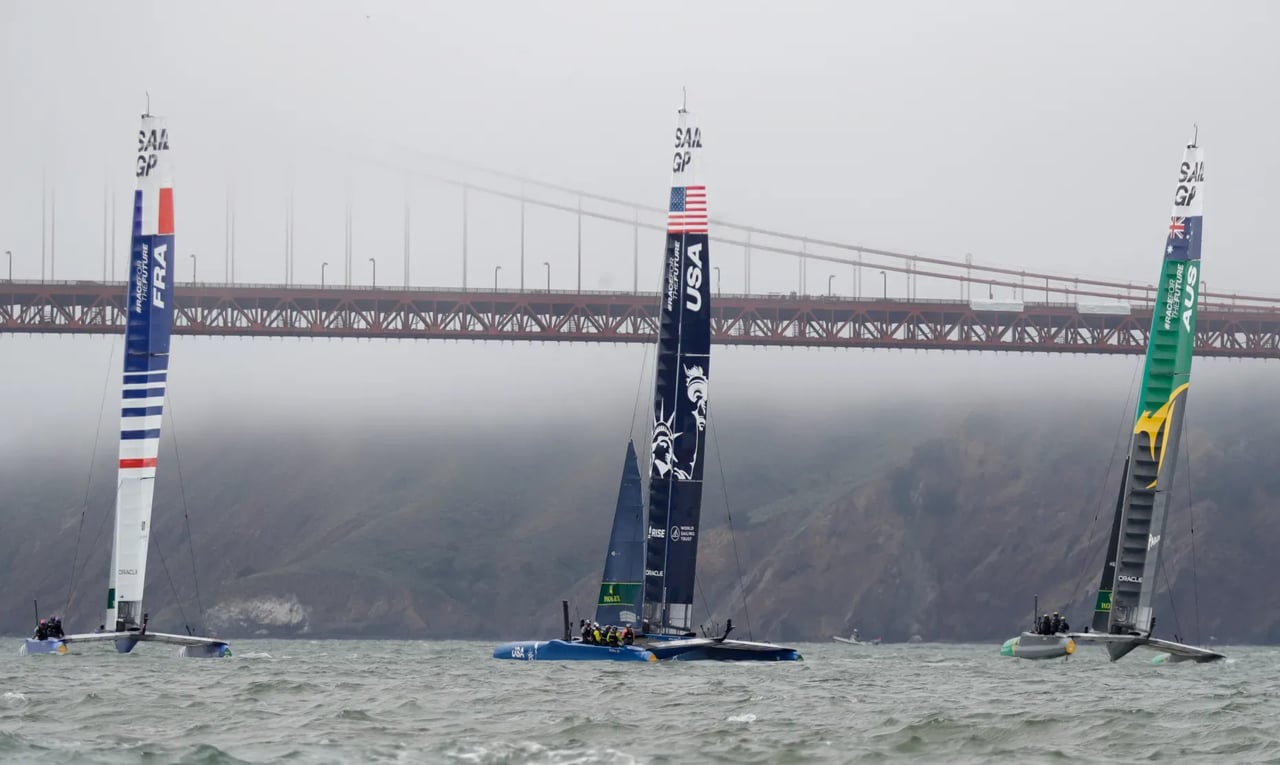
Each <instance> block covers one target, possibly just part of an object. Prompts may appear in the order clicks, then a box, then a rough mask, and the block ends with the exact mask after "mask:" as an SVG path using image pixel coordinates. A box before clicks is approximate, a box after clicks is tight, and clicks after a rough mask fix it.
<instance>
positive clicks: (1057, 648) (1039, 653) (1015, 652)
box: [1000, 632, 1076, 659]
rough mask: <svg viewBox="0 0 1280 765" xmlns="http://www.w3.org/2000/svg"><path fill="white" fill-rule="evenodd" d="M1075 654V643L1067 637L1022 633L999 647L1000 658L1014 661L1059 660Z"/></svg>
mask: <svg viewBox="0 0 1280 765" xmlns="http://www.w3.org/2000/svg"><path fill="white" fill-rule="evenodd" d="M1075 652H1076V641H1075V640H1072V639H1071V637H1070V636H1069V635H1037V634H1036V633H1034V632H1024V633H1022V634H1021V635H1019V636H1017V637H1015V638H1009V639H1008V640H1006V641H1004V645H1002V646H1000V655H1001V656H1012V657H1014V658H1016V659H1061V658H1063V657H1066V656H1070V655H1071V654H1073V653H1075Z"/></svg>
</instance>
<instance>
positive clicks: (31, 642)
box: [18, 638, 67, 656]
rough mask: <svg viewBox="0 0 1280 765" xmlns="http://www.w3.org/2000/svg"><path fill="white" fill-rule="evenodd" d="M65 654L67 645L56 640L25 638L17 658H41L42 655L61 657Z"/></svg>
mask: <svg viewBox="0 0 1280 765" xmlns="http://www.w3.org/2000/svg"><path fill="white" fill-rule="evenodd" d="M66 652H67V644H66V643H64V642H62V641H61V640H58V639H57V638H50V639H48V640H36V639H35V638H27V639H26V640H25V641H23V644H22V646H21V647H20V648H19V649H18V655H19V656H41V655H44V654H54V655H62V654H65V653H66Z"/></svg>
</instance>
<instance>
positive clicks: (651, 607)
mask: <svg viewBox="0 0 1280 765" xmlns="http://www.w3.org/2000/svg"><path fill="white" fill-rule="evenodd" d="M701 156H702V130H701V128H699V127H698V126H697V124H696V123H695V121H694V119H693V117H692V115H690V114H689V112H688V111H687V110H685V109H683V108H682V109H681V110H680V112H679V122H678V125H677V127H676V131H675V146H674V154H673V156H672V172H673V179H672V183H671V196H670V200H669V201H670V204H669V206H668V213H667V242H666V249H665V252H664V256H663V263H662V274H663V277H662V292H661V294H660V297H659V299H660V306H659V312H660V314H659V315H660V318H659V325H658V353H657V367H656V372H655V381H654V397H653V441H652V448H651V451H650V461H649V466H650V469H649V501H648V522H647V524H645V523H644V522H643V519H642V518H641V517H640V513H639V512H638V506H639V505H638V500H639V496H640V494H639V489H640V486H639V480H638V479H639V470H638V468H634V467H633V466H635V465H636V459H635V450H634V448H633V447H632V446H631V445H628V451H627V462H626V464H624V467H623V479H622V486H621V488H620V490H619V497H618V505H617V509H616V512H615V518H614V527H613V533H612V535H611V538H610V542H609V557H608V559H607V560H606V563H605V576H604V582H603V583H602V584H601V593H600V599H599V601H598V609H600V610H599V611H598V612H597V617H596V619H597V621H600V622H601V623H604V621H605V619H606V618H607V619H610V620H611V621H612V620H614V619H616V621H612V623H614V624H618V623H622V624H630V625H632V626H633V627H635V628H636V629H638V631H639V636H638V637H637V639H636V641H635V644H634V645H633V646H628V647H606V646H594V645H587V644H583V643H580V642H574V641H573V640H572V639H571V636H570V634H569V632H570V630H569V625H568V624H567V620H566V625H565V635H564V639H562V640H550V641H521V642H516V643H505V644H503V645H500V646H498V647H497V648H496V649H495V650H494V652H493V655H494V658H499V659H526V660H528V659H613V660H643V661H651V660H653V659H654V658H656V659H677V660H698V659H715V660H747V661H794V660H798V659H800V654H799V653H798V652H797V651H795V650H794V649H791V648H786V647H783V646H777V645H773V644H770V643H757V642H752V641H743V640H732V639H730V638H729V631H730V630H732V626H730V627H729V629H727V630H726V631H725V633H724V634H722V635H719V636H716V637H709V636H702V637H699V636H697V634H696V633H695V632H694V630H693V625H694V621H693V595H694V589H695V588H694V582H695V576H696V574H697V558H698V530H699V527H700V521H701V513H702V475H703V467H704V465H703V463H704V461H705V460H704V455H705V453H706V428H707V404H708V398H707V380H708V376H709V373H710V370H711V365H710V361H711V280H710V279H709V278H708V275H709V274H710V273H711V266H710V263H709V258H710V244H709V241H708V220H707V187H706V185H705V184H704V182H703V180H702V178H701V175H700V171H701V165H702V162H701ZM633 469H634V471H635V472H634V474H632V473H630V472H629V471H630V470H633ZM629 480H634V481H635V484H634V487H635V488H634V491H633V490H631V489H630V488H629V483H628V481H629ZM636 540H643V541H641V542H639V543H637V541H636ZM641 548H643V553H642V555H643V567H642V569H641V567H640V565H638V562H639V560H640V557H639V556H640V555H641V552H640V550H641ZM641 574H642V576H643V578H642V579H641V578H639V575H641ZM627 616H630V617H631V619H630V620H628V619H627ZM637 617H638V619H637ZM637 622H638V623H637ZM731 624H732V622H730V625H731Z"/></svg>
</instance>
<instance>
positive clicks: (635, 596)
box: [596, 441, 644, 626]
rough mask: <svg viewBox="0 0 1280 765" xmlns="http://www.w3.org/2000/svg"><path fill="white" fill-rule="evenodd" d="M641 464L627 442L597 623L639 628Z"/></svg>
mask: <svg viewBox="0 0 1280 765" xmlns="http://www.w3.org/2000/svg"><path fill="white" fill-rule="evenodd" d="M641 493H642V492H641V482H640V464H639V462H638V461H637V460H636V445H635V444H634V443H632V442H631V441H628V442H627V456H626V458H625V459H624V460H623V462H622V480H621V481H620V482H619V484H618V504H617V507H616V508H615V509H614V511H613V531H612V532H610V534H609V552H608V553H607V554H606V555H605V559H604V576H603V578H602V579H601V582H600V597H599V598H597V599H596V621H597V622H599V623H600V624H631V625H636V626H639V615H640V604H641V602H642V600H641V588H642V585H641V581H640V577H641V576H643V575H644V500H643V499H642V497H641Z"/></svg>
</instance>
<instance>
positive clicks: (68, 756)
mask: <svg viewBox="0 0 1280 765" xmlns="http://www.w3.org/2000/svg"><path fill="white" fill-rule="evenodd" d="M6 646H7V647H4V649H3V651H0V761H5V762H26V761H29V762H37V761H38V762H41V763H50V762H94V763H133V762H157V763H164V762H182V763H223V762H275V761H290V762H302V763H308V762H353V761H363V762H466V763H506V762H544V763H586V762H609V763H631V762H668V763H675V762H680V763H683V762H770V763H772V762H851V761H859V762H905V761H923V762H973V763H978V762H981V763H987V762H1019V763H1023V762H1066V761H1069V760H1080V759H1082V760H1089V761H1098V760H1118V761H1132V760H1158V761H1172V762H1179V763H1185V762H1233V763H1234V762H1275V761H1280V714H1278V713H1280V652H1277V651H1274V650H1270V649H1265V648H1240V649H1234V650H1229V651H1228V653H1229V654H1230V655H1231V656H1232V658H1231V659H1230V660H1229V661H1227V662H1225V663H1218V664H1211V665H1187V664H1182V665H1177V666H1163V667H1156V666H1151V665H1150V664H1148V663H1146V654H1142V655H1139V654H1134V655H1133V656H1131V657H1129V658H1128V659H1126V660H1124V661H1122V662H1120V663H1117V664H1110V663H1108V662H1107V661H1106V660H1105V658H1103V656H1102V653H1101V650H1100V649H1086V650H1084V651H1082V653H1083V654H1084V655H1083V656H1077V657H1076V658H1074V659H1072V660H1071V661H1070V662H1069V663H1065V664H1064V663H1062V662H1056V661H1055V662H1028V661H1020V660H1014V659H1006V658H1002V657H1000V656H998V655H997V650H998V648H999V645H998V644H995V645H975V646H961V645H913V646H877V647H870V646H868V647H849V646H841V645H836V644H831V645H805V646H801V648H802V650H803V651H804V654H805V658H806V661H805V662H803V663H781V664H713V663H681V664H658V665H651V664H649V665H637V664H625V665H624V664H609V663H594V662H592V663H520V662H508V661H496V660H493V659H491V658H490V657H489V655H490V651H491V650H492V645H491V644H489V643H462V642H390V641H388V642H349V641H311V642H307V641H236V643H235V650H236V655H235V657H234V658H230V659H222V660H192V659H178V658H171V655H172V654H171V649H164V648H162V647H160V646H145V645H144V646H140V647H139V648H138V650H137V652H136V654H134V655H130V656H117V655H115V654H110V653H93V654H86V655H80V656H62V657H57V656H42V657H29V658H19V657H18V656H17V655H16V653H17V645H16V642H15V641H6ZM9 648H12V649H13V650H9Z"/></svg>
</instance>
